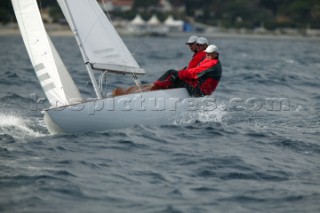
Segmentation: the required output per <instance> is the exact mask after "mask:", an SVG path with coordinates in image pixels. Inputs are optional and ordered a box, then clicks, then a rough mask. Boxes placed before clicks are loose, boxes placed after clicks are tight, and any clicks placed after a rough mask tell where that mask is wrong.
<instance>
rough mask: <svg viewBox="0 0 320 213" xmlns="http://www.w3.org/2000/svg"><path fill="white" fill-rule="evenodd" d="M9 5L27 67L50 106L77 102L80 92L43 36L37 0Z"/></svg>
mask: <svg viewBox="0 0 320 213" xmlns="http://www.w3.org/2000/svg"><path fill="white" fill-rule="evenodd" d="M12 5H13V9H14V12H15V15H16V18H17V21H18V24H19V28H20V31H21V35H22V38H23V41H24V43H25V46H26V48H27V52H28V54H29V57H30V59H31V63H32V65H33V67H34V70H35V72H36V75H37V77H38V80H39V81H40V84H41V87H42V88H43V90H44V92H45V94H46V96H47V98H48V100H49V102H50V104H51V106H57V105H65V104H70V103H74V102H79V101H80V100H81V99H82V98H81V95H80V92H79V90H78V88H77V87H76V85H75V84H74V82H73V80H72V79H71V77H70V75H69V73H68V71H67V69H66V67H65V65H64V64H63V62H62V60H61V58H60V56H59V54H58V52H57V51H56V49H55V48H54V46H53V44H52V42H51V40H50V38H49V36H48V35H47V32H46V30H45V28H44V25H43V22H42V19H41V15H40V12H39V8H38V5H37V0H20V1H19V0H12Z"/></svg>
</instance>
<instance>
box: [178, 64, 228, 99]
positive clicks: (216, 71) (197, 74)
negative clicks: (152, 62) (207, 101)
mask: <svg viewBox="0 0 320 213" xmlns="http://www.w3.org/2000/svg"><path fill="white" fill-rule="evenodd" d="M221 73H222V69H221V64H220V62H219V59H205V60H204V61H202V62H201V63H200V64H199V65H198V66H197V67H194V68H190V69H185V70H181V71H180V72H178V77H179V79H181V80H182V81H184V82H185V83H187V84H188V85H190V86H191V87H192V88H194V89H195V90H194V91H195V94H201V93H202V94H203V95H210V94H212V93H213V91H214V90H215V89H216V87H217V86H218V83H219V80H220V77H221Z"/></svg>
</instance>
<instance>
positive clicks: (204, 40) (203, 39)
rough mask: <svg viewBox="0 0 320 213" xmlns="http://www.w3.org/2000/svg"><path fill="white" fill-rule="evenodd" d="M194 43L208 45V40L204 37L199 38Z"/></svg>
mask: <svg viewBox="0 0 320 213" xmlns="http://www.w3.org/2000/svg"><path fill="white" fill-rule="evenodd" d="M196 42H197V44H208V40H207V39H206V38H205V37H199V38H198V39H197V41H196Z"/></svg>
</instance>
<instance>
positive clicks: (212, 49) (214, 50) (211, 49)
mask: <svg viewBox="0 0 320 213" xmlns="http://www.w3.org/2000/svg"><path fill="white" fill-rule="evenodd" d="M205 52H206V53H217V52H218V47H217V46H216V45H214V44H211V45H209V46H208V47H207V48H206V50H205Z"/></svg>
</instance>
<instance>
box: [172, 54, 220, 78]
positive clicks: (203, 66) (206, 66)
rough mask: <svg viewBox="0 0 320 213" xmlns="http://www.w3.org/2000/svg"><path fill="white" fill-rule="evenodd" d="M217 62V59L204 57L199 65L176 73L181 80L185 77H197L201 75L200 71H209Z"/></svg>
mask: <svg viewBox="0 0 320 213" xmlns="http://www.w3.org/2000/svg"><path fill="white" fill-rule="evenodd" d="M218 62H219V59H205V60H204V61H202V62H201V63H200V64H199V66H197V67H193V68H187V69H184V70H181V71H180V72H179V73H178V75H179V78H180V79H181V80H185V79H197V78H199V77H201V76H202V75H201V73H202V74H204V73H203V72H206V71H209V70H210V68H213V67H214V66H215V65H217V64H218Z"/></svg>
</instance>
